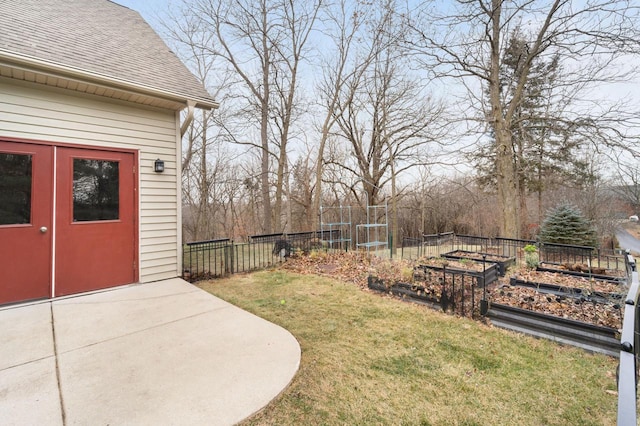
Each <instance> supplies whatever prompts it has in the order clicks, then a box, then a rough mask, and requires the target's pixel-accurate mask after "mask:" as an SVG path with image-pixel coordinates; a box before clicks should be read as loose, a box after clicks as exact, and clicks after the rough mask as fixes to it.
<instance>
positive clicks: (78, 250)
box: [0, 0, 217, 304]
mask: <svg viewBox="0 0 640 426" xmlns="http://www.w3.org/2000/svg"><path fill="white" fill-rule="evenodd" d="M0 28H2V31H1V32H0V304H7V303H14V302H20V301H27V300H34V299H46V298H51V297H57V296H63V295H69V294H75V293H80V292H86V291H91V290H96V289H103V288H109V287H113V286H118V285H123V284H128V283H138V282H151V281H156V280H162V279H166V278H171V277H176V276H179V275H180V268H181V266H180V265H181V261H182V259H181V226H180V225H181V208H180V207H181V196H180V194H181V191H180V183H181V170H180V161H179V159H180V157H181V152H180V146H181V132H182V133H183V132H184V130H185V129H186V128H187V126H188V124H189V122H190V120H191V119H192V117H193V110H194V108H201V109H213V108H216V107H217V104H216V102H215V100H214V99H213V98H212V97H211V96H210V95H209V93H207V91H206V90H205V89H204V87H203V86H202V84H200V82H199V81H198V80H197V78H196V77H195V76H194V75H193V74H191V73H190V72H189V70H188V69H187V68H186V67H185V65H184V64H183V63H182V62H181V61H180V60H179V59H178V58H177V57H176V56H175V55H174V53H172V52H171V51H170V50H169V48H168V47H167V46H166V44H165V43H164V42H163V41H162V40H161V39H160V37H159V36H158V35H157V34H156V33H155V32H154V31H153V30H152V29H151V27H150V26H149V25H148V24H147V23H146V22H145V21H144V20H143V19H142V18H141V17H140V15H139V14H138V13H137V12H135V11H133V10H130V9H128V8H126V7H124V6H120V5H118V4H116V3H113V2H111V1H108V0H7V1H3V2H0ZM181 111H185V113H182V114H181ZM181 117H182V118H181ZM181 120H182V121H181ZM181 129H182V131H181Z"/></svg>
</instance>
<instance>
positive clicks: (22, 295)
mask: <svg viewBox="0 0 640 426" xmlns="http://www.w3.org/2000/svg"><path fill="white" fill-rule="evenodd" d="M134 166H135V155H134V153H133V152H120V151H118V152H116V151H107V150H98V149H88V148H77V147H69V146H52V145H39V144H34V143H24V142H13V141H2V140H0V304H6V303H12V302H19V301H27V300H34V299H43V298H50V297H56V296H63V295H69V294H74V293H80V292H84V291H90V290H97V289H102V288H107V287H112V286H117V285H121V284H127V283H132V282H135V281H136V280H137V268H136V257H137V254H136V253H137V243H136V242H137V236H136V234H137V229H136V224H135V219H136V217H137V199H136V193H135V189H136V175H135V168H134Z"/></svg>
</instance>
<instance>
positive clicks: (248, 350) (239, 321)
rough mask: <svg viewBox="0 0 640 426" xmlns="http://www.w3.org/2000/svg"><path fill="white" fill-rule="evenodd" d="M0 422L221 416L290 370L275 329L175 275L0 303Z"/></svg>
mask: <svg viewBox="0 0 640 426" xmlns="http://www.w3.org/2000/svg"><path fill="white" fill-rule="evenodd" d="M0 342H1V345H0V424H2V425H76V424H78V425H88V424H95V425H98V424H99V425H123V424H129V425H136V424H158V425H160V424H162V425H198V424H206V425H229V424H234V423H236V422H238V421H241V420H242V419H244V418H246V417H248V416H250V415H251V414H253V413H255V412H257V411H259V410H260V409H261V408H263V407H264V406H265V405H267V404H268V403H269V402H270V401H271V400H272V399H273V398H275V397H276V396H277V395H278V394H279V393H280V392H281V391H282V390H283V389H285V388H286V387H287V385H288V384H289V382H290V381H291V379H292V378H293V376H294V375H295V374H296V371H297V370H298V366H299V363H300V346H299V345H298V342H297V341H296V339H295V338H294V337H293V336H292V335H291V334H290V333H289V332H288V331H286V330H284V329H282V328H281V327H278V326H276V325H274V324H271V323H269V322H267V321H265V320H262V319H261V318H258V317H256V316H254V315H252V314H249V313H247V312H245V311H243V310H241V309H239V308H236V307H235V306H233V305H230V304H228V303H226V302H224V301H222V300H220V299H218V298H216V297H214V296H212V295H210V294H208V293H206V292H204V291H202V290H200V289H198V288H197V287H194V286H193V285H191V284H188V283H186V282H185V281H183V280H180V279H172V280H166V281H161V282H155V283H149V284H136V285H129V286H124V287H119V288H115V289H110V290H105V291H101V292H95V293H91V294H86V295H80V296H74V297H67V298H62V299H56V300H53V301H43V302H36V303H31V304H24V305H20V306H9V307H5V308H0Z"/></svg>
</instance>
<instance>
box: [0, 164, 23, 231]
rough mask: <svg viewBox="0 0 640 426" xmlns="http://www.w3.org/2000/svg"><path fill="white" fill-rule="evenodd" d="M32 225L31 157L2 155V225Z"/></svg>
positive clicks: (0, 197)
mask: <svg viewBox="0 0 640 426" xmlns="http://www.w3.org/2000/svg"><path fill="white" fill-rule="evenodd" d="M23 223H31V155H28V154H7V153H0V225H14V224H23Z"/></svg>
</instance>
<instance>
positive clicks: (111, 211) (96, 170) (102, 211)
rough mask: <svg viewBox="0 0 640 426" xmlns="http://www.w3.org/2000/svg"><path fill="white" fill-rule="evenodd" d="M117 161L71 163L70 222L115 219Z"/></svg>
mask: <svg viewBox="0 0 640 426" xmlns="http://www.w3.org/2000/svg"><path fill="white" fill-rule="evenodd" d="M118 166H119V164H118V162H117V161H105V160H88V159H84V158H74V160H73V221H74V222H84V221H96V220H118V219H119V217H120V208H119V207H120V206H119V200H120V197H119V173H118V170H119V167H118Z"/></svg>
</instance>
